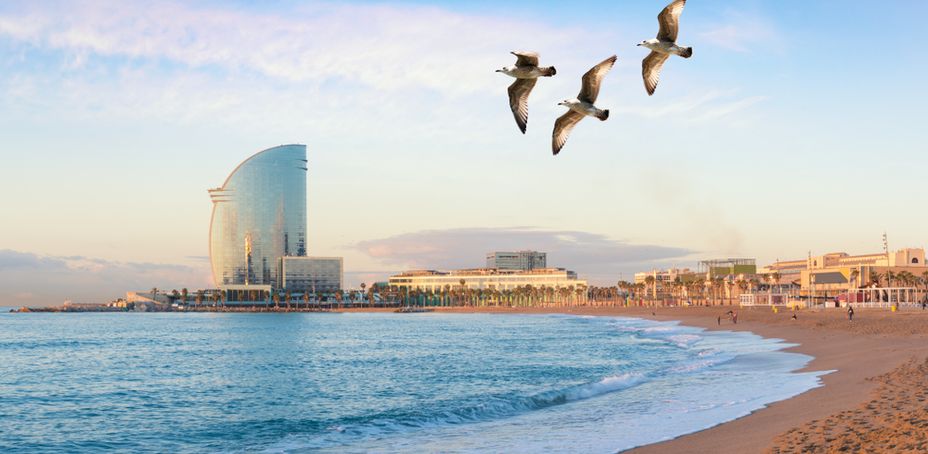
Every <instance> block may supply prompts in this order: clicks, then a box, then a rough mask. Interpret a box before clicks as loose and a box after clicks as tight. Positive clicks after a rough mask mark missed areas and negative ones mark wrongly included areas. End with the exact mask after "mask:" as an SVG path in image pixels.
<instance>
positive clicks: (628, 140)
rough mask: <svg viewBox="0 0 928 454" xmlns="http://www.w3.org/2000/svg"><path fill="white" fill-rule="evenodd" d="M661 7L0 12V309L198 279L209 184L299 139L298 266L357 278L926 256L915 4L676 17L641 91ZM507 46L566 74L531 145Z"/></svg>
mask: <svg viewBox="0 0 928 454" xmlns="http://www.w3.org/2000/svg"><path fill="white" fill-rule="evenodd" d="M663 6H664V2H663V0H661V1H650V0H648V1H636V2H572V3H571V4H570V6H567V5H565V4H564V3H562V2H521V1H516V2H505V3H501V2H490V1H478V2H426V1H418V2H353V3H352V2H337V3H314V2H309V3H306V2H287V1H280V2H256V3H249V2H202V3H196V2H153V3H152V2H145V3H144V4H143V3H142V2H137V3H132V2H115V1H114V2H103V1H100V2H98V1H90V2H17V1H8V2H3V3H2V4H0V159H2V162H3V165H2V166H0V189H2V193H3V194H4V199H3V200H4V215H3V222H0V303H5V304H45V303H57V302H60V300H62V299H64V298H68V297H70V298H74V299H79V300H90V299H95V298H105V297H110V296H116V295H118V294H119V293H120V292H121V291H122V290H124V289H127V288H135V287H138V286H145V288H148V287H151V286H158V287H161V288H174V287H178V288H179V287H182V286H187V287H190V288H195V287H198V286H204V285H208V283H209V282H208V275H209V273H208V263H207V262H206V261H205V260H203V257H204V256H206V255H207V254H208V251H207V229H208V223H209V215H210V210H211V206H210V201H209V197H208V195H207V193H206V189H208V188H211V187H214V186H218V185H220V184H221V183H222V181H223V180H224V179H225V176H226V175H227V174H228V173H229V172H230V171H231V170H232V169H233V168H235V166H236V165H237V164H238V163H239V162H240V161H241V160H243V159H245V158H247V157H248V156H250V155H251V154H253V153H254V152H256V151H259V150H261V149H264V148H267V147H269V146H273V145H277V144H282V143H294V142H296V143H305V144H307V146H308V149H309V161H310V172H309V191H310V193H309V203H310V207H309V217H310V226H309V227H310V252H311V253H312V254H315V255H341V256H344V257H345V263H346V271H347V272H348V274H347V277H348V280H349V283H350V284H352V285H354V284H357V283H358V282H360V281H361V280H366V281H368V282H370V281H371V280H373V279H377V278H382V277H383V276H385V275H386V274H387V273H389V272H393V271H397V270H402V269H406V268H410V267H433V268H434V267H438V268H441V267H450V266H466V265H471V266H479V265H480V264H481V263H482V261H483V259H482V256H483V252H484V251H483V250H481V248H482V249H489V248H496V247H505V245H506V244H510V245H511V246H510V248H512V249H520V248H546V249H548V252H549V261H550V262H551V263H552V264H553V265H561V266H569V267H571V268H574V269H576V270H577V271H579V272H580V273H581V275H584V276H586V277H589V278H590V279H591V280H592V281H594V282H597V283H610V282H614V281H615V280H617V279H618V277H620V276H624V277H625V278H629V277H630V273H631V272H633V271H634V270H638V269H647V268H651V267H654V266H666V265H673V264H677V265H690V264H692V263H694V262H695V261H696V260H698V259H700V258H705V257H717V256H751V257H757V258H758V260H759V261H760V262H762V263H763V262H767V261H772V260H775V259H777V258H781V259H782V258H795V257H803V256H805V254H806V253H807V252H808V251H810V250H811V251H812V252H813V253H824V252H829V251H839V250H843V251H847V252H851V253H858V252H859V253H864V252H871V251H874V250H878V249H879V248H880V235H881V234H882V233H883V231H887V232H888V233H889V238H890V247H893V248H895V247H904V246H914V247H921V246H924V244H925V236H924V229H923V228H922V227H923V226H924V224H925V222H926V217H928V216H926V214H925V212H924V210H922V209H920V207H919V204H920V202H919V201H921V200H925V197H926V195H928V189H926V187H925V185H926V178H925V171H924V169H925V164H926V158H925V157H924V149H925V147H924V144H923V141H922V140H921V134H922V131H924V126H923V122H924V120H923V119H924V117H925V112H924V110H925V101H926V95H925V90H924V87H923V83H922V79H923V78H924V74H925V73H926V71H925V69H926V64H928V63H926V60H928V59H926V57H928V55H926V54H928V51H926V50H925V47H924V46H922V45H921V44H920V43H921V41H922V40H923V37H922V36H921V35H922V33H921V23H922V21H923V17H924V16H925V14H926V13H928V3H925V2H919V1H911V2H904V1H898V2H889V3H878V2H837V1H834V2H827V1H822V2H805V1H776V2H774V1H768V2H761V1H700V0H691V1H690V2H688V4H687V6H686V9H685V11H684V13H683V17H682V25H681V31H680V37H679V41H680V43H682V44H686V45H691V46H693V47H694V57H693V58H691V59H689V60H683V59H672V60H671V61H669V62H668V63H667V65H666V66H665V68H664V72H663V74H662V76H661V82H660V85H659V87H658V90H657V93H656V94H655V95H654V96H653V97H648V96H647V95H646V94H645V92H644V88H643V86H642V82H641V76H640V62H641V59H642V58H643V57H644V56H645V54H646V52H645V51H644V50H643V49H641V48H638V47H635V43H637V42H639V41H641V40H642V39H646V38H649V37H651V36H653V35H654V34H655V32H656V30H657V21H656V15H657V13H658V12H659V11H660V9H661V8H663ZM516 49H528V50H535V51H538V52H540V53H541V60H542V63H543V64H551V65H554V66H556V67H557V68H558V74H557V76H556V77H553V78H550V79H545V80H542V81H541V82H539V84H538V86H537V88H536V89H535V91H534V92H533V94H532V97H531V99H530V104H529V112H530V115H529V126H528V133H527V134H526V135H525V136H523V135H522V134H520V133H519V132H518V129H517V128H516V125H515V124H514V122H513V121H512V117H511V113H510V112H509V110H508V105H507V100H506V87H507V86H508V84H509V83H510V80H508V79H507V78H506V77H505V76H503V75H500V74H497V73H494V72H493V70H494V69H496V68H498V67H501V66H503V65H508V64H511V63H512V61H513V59H512V58H511V56H510V55H509V54H508V52H509V51H511V50H516ZM613 53H615V54H617V55H618V57H619V61H618V63H617V64H616V66H615V68H614V69H613V71H612V72H611V73H610V74H609V75H608V77H607V79H606V81H605V82H604V85H603V89H602V93H601V95H600V99H599V101H598V104H600V106H601V107H603V108H609V109H610V110H611V112H612V115H611V117H610V118H609V120H608V121H607V122H605V123H599V122H593V121H585V122H583V123H581V124H580V125H579V126H578V127H577V129H576V130H575V131H574V133H573V134H572V137H571V139H570V141H568V143H567V146H566V147H565V149H564V150H563V152H562V153H561V154H560V155H559V156H557V157H556V158H555V157H552V156H551V154H550V134H551V127H552V125H553V121H554V119H555V118H556V117H557V116H558V115H560V114H561V113H562V109H563V108H561V107H559V106H557V105H556V103H557V102H558V101H560V100H561V99H564V98H567V97H572V96H574V95H575V94H576V92H577V90H578V88H579V79H580V76H581V75H582V74H583V73H584V72H585V71H586V70H587V69H589V67H590V66H592V65H593V64H595V63H597V62H599V61H601V60H602V59H604V58H605V57H608V56H609V55H612V54H613ZM457 245H460V246H457ZM464 245H466V246H464ZM436 251H439V252H440V254H436ZM602 251H610V254H608V257H605V256H604V254H602ZM56 276H57V277H62V276H67V278H66V279H64V278H62V279H56ZM55 282H61V283H60V284H55ZM149 282H150V283H149Z"/></svg>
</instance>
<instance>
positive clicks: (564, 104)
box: [557, 99, 570, 106]
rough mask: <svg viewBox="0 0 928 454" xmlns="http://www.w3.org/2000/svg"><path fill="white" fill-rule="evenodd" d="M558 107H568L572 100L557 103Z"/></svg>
mask: <svg viewBox="0 0 928 454" xmlns="http://www.w3.org/2000/svg"><path fill="white" fill-rule="evenodd" d="M557 105H559V106H567V105H570V100H568V99H565V100H563V101H561V102H559V103H557Z"/></svg>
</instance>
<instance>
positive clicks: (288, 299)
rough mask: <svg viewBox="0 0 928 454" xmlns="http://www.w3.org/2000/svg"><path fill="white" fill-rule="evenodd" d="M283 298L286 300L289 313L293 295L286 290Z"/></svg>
mask: <svg viewBox="0 0 928 454" xmlns="http://www.w3.org/2000/svg"><path fill="white" fill-rule="evenodd" d="M285 298H286V299H287V312H290V300H291V299H293V295H291V294H290V291H289V290H287V293H286V295H285Z"/></svg>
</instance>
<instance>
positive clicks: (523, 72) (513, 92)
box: [496, 52, 557, 134]
mask: <svg viewBox="0 0 928 454" xmlns="http://www.w3.org/2000/svg"><path fill="white" fill-rule="evenodd" d="M510 53H511V54H512V55H515V56H516V64H514V65H512V66H504V67H503V68H502V69H497V70H496V72H498V73H503V74H505V75H507V76H512V77H515V78H516V81H515V82H513V83H512V85H510V86H509V108H510V109H512V116H513V117H515V119H516V124H517V125H519V129H520V130H522V134H525V127H526V126H527V125H528V95H529V93H531V92H532V88H535V82H536V81H537V79H538V78H539V77H551V76H553V75H555V74H557V70H556V69H554V67H553V66H548V67H539V66H538V53H537V52H510Z"/></svg>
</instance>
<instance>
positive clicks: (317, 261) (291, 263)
mask: <svg viewBox="0 0 928 454" xmlns="http://www.w3.org/2000/svg"><path fill="white" fill-rule="evenodd" d="M280 270H281V271H280V282H279V285H278V288H281V289H285V290H287V291H290V292H312V293H334V292H336V291H338V290H341V289H342V281H343V276H344V269H343V265H342V258H341V257H281V259H280Z"/></svg>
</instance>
